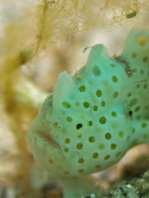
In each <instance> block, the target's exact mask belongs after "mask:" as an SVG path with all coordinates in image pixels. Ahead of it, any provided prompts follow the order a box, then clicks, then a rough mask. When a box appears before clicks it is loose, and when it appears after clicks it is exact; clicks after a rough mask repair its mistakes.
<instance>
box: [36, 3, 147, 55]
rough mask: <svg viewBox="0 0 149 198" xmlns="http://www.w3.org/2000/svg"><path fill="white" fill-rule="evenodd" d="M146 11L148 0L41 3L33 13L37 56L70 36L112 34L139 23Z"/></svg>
mask: <svg viewBox="0 0 149 198" xmlns="http://www.w3.org/2000/svg"><path fill="white" fill-rule="evenodd" d="M147 7H148V6H147V0H133V1H129V0H125V1H119V0H114V1H110V0H102V1H98V0H93V1H90V0H81V1H79V0H60V1H58V0H40V1H39V2H38V4H37V9H36V13H37V17H36V24H37V26H36V30H37V36H36V40H37V42H36V52H38V50H39V51H40V50H41V49H45V48H46V47H47V44H48V43H49V42H50V44H52V43H57V41H59V42H61V41H62V40H63V38H64V39H65V42H66V41H67V40H70V35H71V34H72V33H78V32H82V31H87V30H91V29H94V28H95V27H100V28H101V27H104V28H105V29H111V30H113V29H115V28H116V27H118V26H120V25H122V24H124V23H126V22H129V21H130V20H133V19H135V18H137V19H138V18H139V16H140V15H141V14H142V11H143V10H145V9H146V8H147ZM134 22H135V20H134ZM66 32H67V34H66Z"/></svg>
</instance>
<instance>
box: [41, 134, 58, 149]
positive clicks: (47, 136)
mask: <svg viewBox="0 0 149 198" xmlns="http://www.w3.org/2000/svg"><path fill="white" fill-rule="evenodd" d="M39 136H40V137H41V138H42V139H43V140H44V141H46V142H48V143H49V144H50V145H51V146H53V147H55V148H59V149H61V147H60V145H59V144H58V142H57V141H56V140H55V139H54V138H53V136H52V135H51V134H49V133H47V132H45V131H41V132H40V133H39Z"/></svg>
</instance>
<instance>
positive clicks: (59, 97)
mask: <svg viewBox="0 0 149 198" xmlns="http://www.w3.org/2000/svg"><path fill="white" fill-rule="evenodd" d="M75 86H76V84H75V81H74V80H73V78H72V76H70V75H69V74H68V73H67V72H66V71H65V72H62V73H60V75H59V76H58V79H57V82H56V84H55V87H54V92H53V106H52V108H53V110H54V111H55V110H57V109H59V107H60V106H61V105H62V101H63V100H64V98H65V97H66V96H67V95H68V94H70V92H71V90H73V89H74V87H75Z"/></svg>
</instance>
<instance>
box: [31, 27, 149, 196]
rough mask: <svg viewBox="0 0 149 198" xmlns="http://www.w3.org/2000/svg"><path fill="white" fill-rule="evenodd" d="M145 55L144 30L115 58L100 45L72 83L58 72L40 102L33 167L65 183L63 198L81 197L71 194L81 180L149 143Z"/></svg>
mask: <svg viewBox="0 0 149 198" xmlns="http://www.w3.org/2000/svg"><path fill="white" fill-rule="evenodd" d="M148 52H149V34H148V32H146V31H144V30H134V31H132V32H131V33H130V34H129V36H128V39H127V40H126V42H125V47H124V50H123V51H122V53H121V54H120V55H119V56H114V57H112V58H110V57H109V56H108V53H107V51H106V49H105V47H104V46H103V45H101V44H98V45H95V46H93V47H92V49H91V52H90V54H89V58H88V61H87V63H86V65H85V66H84V67H82V68H81V69H80V70H79V71H77V72H76V73H75V75H74V76H73V77H71V76H70V75H69V74H68V73H67V72H62V73H61V74H60V75H59V77H58V79H57V82H56V85H55V87H54V91H53V93H52V94H51V95H49V96H48V97H47V98H46V100H45V101H44V103H43V106H42V108H41V110H40V112H39V114H38V116H37V117H36V119H35V120H34V121H33V123H32V124H31V127H30V129H29V133H28V138H29V141H30V144H31V147H32V151H33V155H34V158H35V160H36V161H37V163H38V164H40V165H41V166H42V167H44V168H45V169H46V170H48V172H49V174H50V175H51V176H52V177H58V178H63V177H65V178H66V179H65V180H66V187H67V186H68V185H69V188H68V189H69V190H68V191H70V192H69V193H68V194H67V192H66V194H67V195H66V197H70V194H71V197H73V196H74V197H79V194H77V195H75V192H74V194H73V190H74V191H76V189H78V191H79V187H80V186H81V185H80V182H79V181H80V179H79V178H80V176H82V175H86V174H89V173H93V172H97V171H99V170H103V169H105V168H107V167H109V166H111V165H113V164H115V163H117V162H118V161H119V160H120V159H121V158H122V157H123V156H124V154H125V153H126V152H127V150H128V149H129V148H131V147H133V146H134V145H137V144H141V143H149V133H148V130H149V121H148V119H149V113H148V110H149V105H148V100H149V95H148V91H149V83H148V79H149V69H148V61H149V57H148ZM73 177H78V179H76V181H75V179H72V181H70V180H71V178H73ZM68 178H69V179H68ZM67 180H68V181H67ZM71 182H72V183H73V185H71ZM64 183H65V182H64ZM82 183H83V182H82ZM85 183H86V182H85V179H84V185H86V184H85ZM87 183H88V182H87ZM76 186H77V187H76ZM89 186H90V185H89ZM70 189H71V190H70ZM84 189H89V188H86V187H84ZM79 193H80V195H81V194H83V193H84V192H79Z"/></svg>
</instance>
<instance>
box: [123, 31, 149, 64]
mask: <svg viewBox="0 0 149 198" xmlns="http://www.w3.org/2000/svg"><path fill="white" fill-rule="evenodd" d="M121 56H122V57H125V58H126V59H127V60H128V61H130V63H132V65H133V66H134V67H138V65H140V66H141V67H142V64H143V63H146V62H148V61H149V33H148V32H147V31H145V30H132V31H131V32H130V33H129V35H128V38H127V40H126V42H125V46H124V49H123V51H122V53H121Z"/></svg>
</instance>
